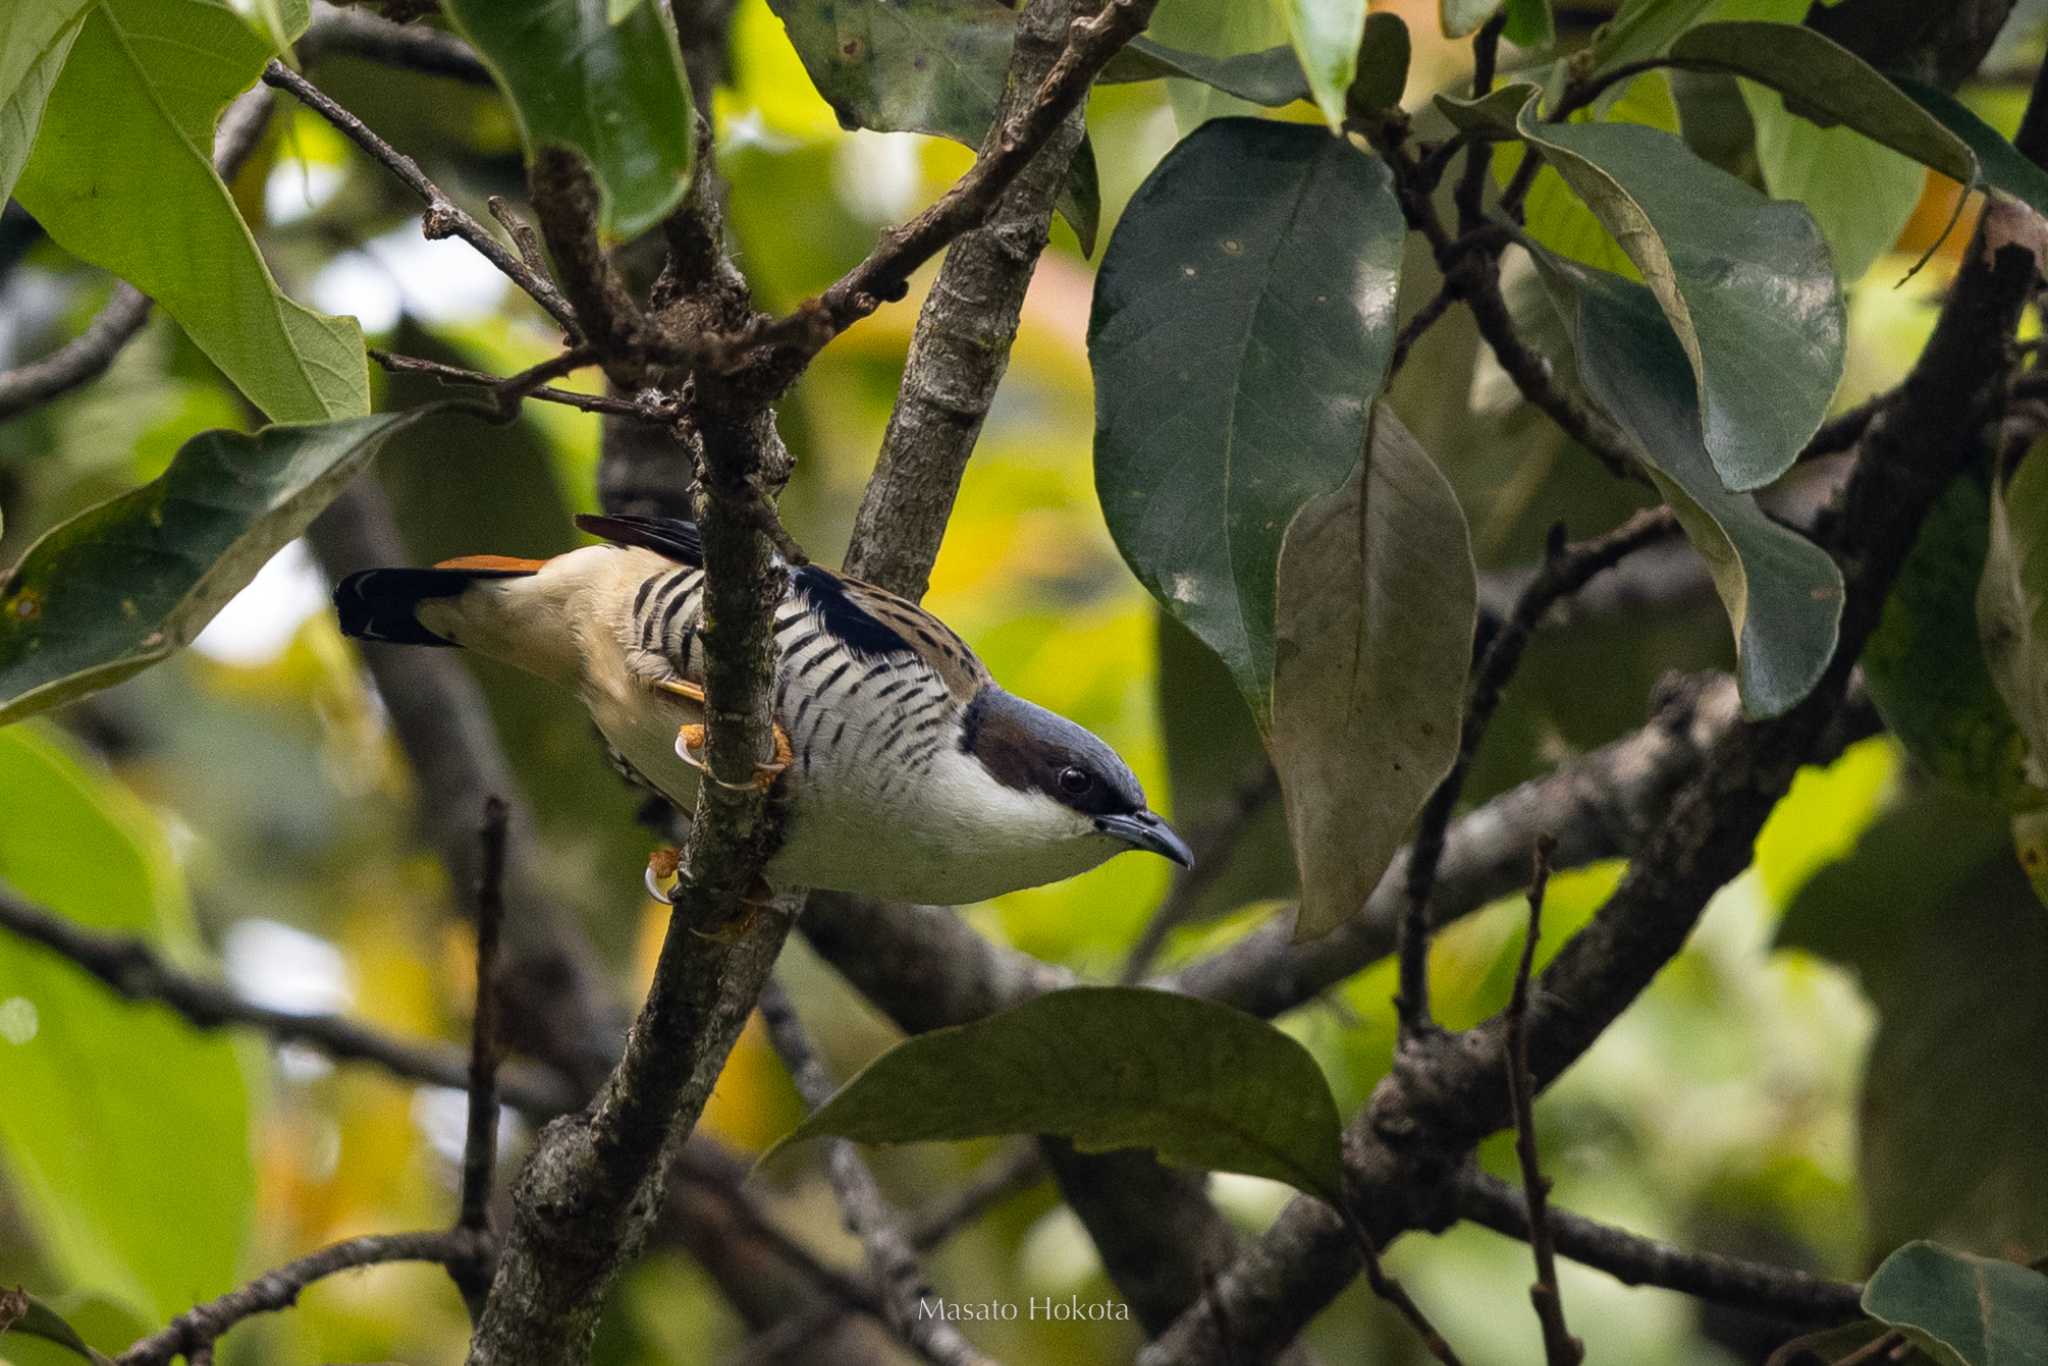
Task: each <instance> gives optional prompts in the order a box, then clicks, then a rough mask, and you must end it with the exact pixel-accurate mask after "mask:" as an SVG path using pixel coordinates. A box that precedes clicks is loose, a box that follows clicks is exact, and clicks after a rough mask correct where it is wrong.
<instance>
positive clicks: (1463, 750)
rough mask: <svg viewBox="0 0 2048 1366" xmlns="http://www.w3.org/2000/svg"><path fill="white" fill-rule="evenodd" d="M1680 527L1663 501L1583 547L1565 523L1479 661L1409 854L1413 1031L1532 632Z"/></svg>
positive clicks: (1399, 949) (1408, 1001) (1403, 951)
mask: <svg viewBox="0 0 2048 1366" xmlns="http://www.w3.org/2000/svg"><path fill="white" fill-rule="evenodd" d="M1675 527H1676V519H1675V518H1673V516H1672V514H1671V510H1670V509H1669V508H1664V507H1659V508H1651V509H1649V510H1647V511H1644V512H1639V513H1637V514H1636V515H1635V516H1633V517H1631V518H1629V519H1628V521H1626V522H1623V523H1622V524H1621V525H1620V526H1618V527H1616V528H1615V529H1614V530H1612V531H1610V532H1608V533H1607V534H1605V535H1603V536H1599V537H1596V538H1594V539H1593V540H1590V541H1585V542H1582V543H1580V544H1578V545H1572V546H1567V545H1565V544H1564V537H1563V528H1562V527H1557V528H1554V529H1553V530H1552V532H1551V539H1550V544H1549V548H1548V550H1547V552H1546V554H1545V557H1544V563H1543V567H1542V569H1541V570H1539V571H1538V572H1537V575H1536V577H1535V579H1534V580H1532V581H1531V582H1530V584H1529V586H1528V587H1527V588H1525V589H1523V590H1522V595H1521V597H1520V598H1519V599H1518V600H1517V601H1516V603H1515V610H1514V611H1513V613H1511V614H1510V615H1509V617H1508V619H1507V620H1506V621H1505V622H1503V623H1501V626H1500V629H1499V630H1498V631H1496V632H1495V634H1494V637H1493V640H1492V641H1491V642H1490V643H1489V644H1488V645H1487V647H1486V653H1485V654H1484V655H1483V656H1482V657H1481V659H1480V661H1479V664H1478V667H1476V668H1475V669H1474V670H1473V671H1472V690H1471V694H1470V696H1469V698H1468V699H1467V701H1466V704H1465V719H1464V723H1463V725H1462V727H1461V729H1460V732H1459V736H1458V755H1457V758H1456V759H1454V760H1453V761H1452V763H1451V770H1450V772H1448V773H1446V774H1445V775H1444V777H1443V781H1441V782H1440V783H1438V784H1437V786H1436V790H1435V791H1434V792H1432V793H1431V794H1430V798H1429V801H1428V803H1427V804H1426V805H1424V807H1423V808H1422V816H1421V818H1420V819H1419V821H1418V822H1417V824H1416V828H1415V842H1414V844H1413V845H1412V846H1411V848H1410V851H1409V856H1408V870H1407V874H1408V875H1407V891H1408V906H1407V913H1406V915H1405V916H1404V917H1403V918H1402V920H1401V923H1400V930H1399V934H1398V940H1397V945H1396V949H1395V953H1396V956H1397V958H1398V959H1399V963H1400V992H1399V996H1398V998H1397V999H1398V1001H1399V1005H1400V1014H1401V1027H1402V1031H1403V1033H1404V1034H1409V1035H1412V1034H1414V1033H1416V1032H1418V1031H1421V1030H1424V1029H1426V1028H1427V1027H1428V1024H1429V1018H1430V1012H1429V926H1430V915H1429V902H1430V896H1431V894H1432V892H1433V891H1434V889H1435V885H1436V870H1437V864H1438V863H1439V862H1440V861H1441V859H1442V858H1443V851H1444V834H1445V832H1446V831H1447V830H1448V829H1449V828H1450V823H1451V816H1452V813H1453V812H1455V811H1456V810H1457V806H1458V798H1459V797H1460V796H1462V795H1463V793H1464V790H1465V777H1466V774H1467V773H1468V772H1470V770H1471V767H1472V762H1473V760H1474V759H1475V758H1476V757H1477V756H1478V753H1479V747H1480V744H1481V743H1482V742H1483V741H1484V740H1485V738H1486V728H1487V726H1488V725H1489V724H1491V723H1492V721H1493V714H1494V712H1495V710H1496V709H1498V708H1499V706H1500V698H1501V693H1502V691H1503V690H1504V689H1505V688H1506V687H1507V684H1508V681H1509V680H1510V679H1512V678H1513V677H1514V674H1515V670H1516V668H1517V667H1519V666H1520V664H1521V662H1522V652H1523V650H1524V649H1526V648H1527V646H1528V644H1529V638H1530V636H1531V635H1533V634H1534V633H1535V631H1536V628H1537V626H1538V625H1539V624H1540V623H1541V622H1542V620H1543V618H1544V617H1545V616H1546V615H1547V614H1548V613H1549V612H1550V610H1551V608H1553V607H1554V606H1556V605H1557V603H1558V602H1559V601H1561V600H1562V599H1565V598H1568V597H1570V596H1571V595H1572V594H1573V593H1576V592H1578V591H1579V589H1581V588H1583V587H1584V586H1585V585H1586V583H1587V581H1588V580H1590V579H1592V578H1593V577H1594V576H1595V575H1596V574H1599V573H1601V572H1602V571H1604V570H1607V569H1611V568H1613V567H1614V566H1615V565H1616V564H1618V563H1620V561H1621V560H1622V559H1623V558H1624V557H1625V556H1627V555H1628V554H1630V553H1631V552H1633V551H1635V550H1637V549H1639V548H1641V547H1643V546H1645V545H1648V544H1650V543H1651V542H1653V541H1657V540H1661V539H1662V538H1664V537H1666V536H1668V535H1670V534H1671V533H1672V531H1673V530H1674V528H1675Z"/></svg>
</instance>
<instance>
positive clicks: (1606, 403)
mask: <svg viewBox="0 0 2048 1366" xmlns="http://www.w3.org/2000/svg"><path fill="white" fill-rule="evenodd" d="M1539 263H1540V264H1541V265H1542V267H1543V271H1544V277H1545V282H1546V284H1548V285H1549V286H1550V287H1551V290H1552V295H1553V298H1555V299H1556V300H1557V302H1558V305H1559V307H1560V309H1561V310H1562V311H1563V312H1564V313H1565V316H1566V319H1567V322H1568V324H1569V325H1570V327H1571V330H1572V341H1573V346H1574V349H1575V351H1576V353H1577V356H1578V362H1579V376H1580V379H1581V380H1582V382H1583V383H1584V384H1585V386H1586V391H1587V393H1589V394H1590V395H1591V396H1592V397H1593V399H1594V401H1595V402H1596V403H1598V404H1599V405H1600V406H1601V407H1602V408H1604V409H1606V411H1607V413H1608V415H1609V416H1610V417H1612V418H1613V419H1614V420H1615V421H1616V422H1618V423H1619V424H1620V425H1621V427H1622V429H1623V431H1624V432H1626V433H1627V435H1628V436H1629V438H1630V440H1631V443H1632V444H1633V446H1634V447H1635V450H1636V454H1637V457H1638V458H1639V459H1640V460H1642V462H1643V467H1644V469H1646V470H1647V471H1648V472H1649V474H1650V477H1651V479H1652V480H1653V481H1654V482H1655V483H1656V485H1657V487H1658V489H1659V491H1661V492H1662V493H1663V494H1664V497H1665V499H1666V500H1667V501H1668V502H1669V503H1670V504H1671V507H1672V510H1673V511H1674V512H1676V513H1677V514H1678V520H1679V524H1680V525H1681V526H1682V527H1683V528H1684V530H1685V534H1686V537H1687V539H1688V540H1690V541H1691V542H1692V544H1693V548H1694V549H1696V550H1698V551H1699V552H1700V556H1701V558H1703V559H1704V560H1705V561H1706V562H1707V568H1708V571H1709V572H1710V573H1711V574H1712V576H1713V579H1714V587H1715V590H1716V591H1717V592H1718V593H1719V594H1720V596H1721V603H1722V605H1723V606H1724V607H1725V608H1726V609H1727V612H1728V619H1729V622H1730V624H1731V625H1732V626H1733V627H1734V630H1735V659H1736V680H1737V682H1738V683H1739V685H1740V687H1741V691H1742V704H1743V710H1744V711H1745V712H1747V713H1748V714H1749V715H1751V716H1776V715H1778V714H1779V713H1781V712H1784V711H1786V710H1788V709H1789V708H1791V707H1792V706H1793V705H1795V704H1796V703H1797V702H1799V700H1800V699H1801V698H1803V697H1805V696H1806V694H1807V693H1808V692H1810V691H1811V690H1812V688H1813V685H1814V684H1815V683H1816V682H1818V681H1819V679H1820V676H1821V673H1822V671H1823V670H1824V669H1826V667H1827V664H1828V660H1829V659H1830V658H1832V657H1833V655H1834V652H1835V637H1836V632H1837V629H1838V627H1839V625H1840V621H1841V613H1842V575H1841V571H1840V570H1839V569H1837V568H1836V567H1835V563H1834V561H1833V560H1832V559H1830V558H1829V557H1828V555H1827V553H1826V552H1825V551H1823V550H1822V549H1821V548H1820V547H1819V546H1816V545H1815V544H1813V542H1811V541H1809V540H1807V539H1806V538H1805V537H1803V536H1801V535H1799V534H1798V533H1797V532H1794V531H1791V530H1789V529H1787V528H1785V527H1783V526H1780V525H1779V524H1778V523H1776V522H1774V521H1772V520H1771V519H1770V518H1769V517H1766V516H1765V515H1764V514H1763V512H1762V510H1760V509H1759V508H1758V507H1757V506H1756V502H1755V500H1754V499H1752V498H1750V497H1748V496H1747V495H1743V494H1736V493H1730V492H1729V491H1728V490H1727V489H1725V488H1724V487H1722V484H1721V480H1720V478H1719V477H1718V475H1717V472H1716V470H1715V468H1714V466H1713V464H1712V462H1711V461H1710V460H1709V459H1708V456H1707V451H1706V448H1705V447H1704V446H1703V445H1702V444H1701V441H1700V434H1699V416H1698V408H1697V406H1696V401H1695V398H1694V389H1693V385H1692V382H1691V377H1690V375H1689V374H1688V372H1687V369H1686V364H1685V354H1684V352H1683V351H1681V350H1680V349H1679V345H1678V341H1677V339H1676V338H1675V337H1674V336H1673V335H1672V333H1671V328H1670V327H1669V325H1668V324H1667V323H1666V322H1665V320H1664V318H1663V317H1662V316H1660V314H1659V312H1658V309H1657V304H1656V301H1655V300H1654V299H1653V298H1652V297H1651V296H1650V292H1649V290H1648V289H1646V288H1645V287H1644V286H1642V285H1636V284H1631V283H1629V282H1628V281H1626V280H1623V279H1620V278H1618V277H1616V276H1613V275H1607V274H1604V273H1602V272H1600V271H1595V270H1591V269H1588V268H1586V267H1583V266H1574V265H1572V264H1570V263H1569V262H1565V261H1562V260H1559V259H1558V258H1556V257H1550V256H1547V255H1546V256H1543V257H1539Z"/></svg>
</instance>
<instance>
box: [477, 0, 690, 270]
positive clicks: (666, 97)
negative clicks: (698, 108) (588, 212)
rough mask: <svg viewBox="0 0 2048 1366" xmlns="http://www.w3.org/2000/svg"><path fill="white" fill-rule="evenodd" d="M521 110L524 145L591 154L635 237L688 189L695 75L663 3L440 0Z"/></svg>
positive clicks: (607, 198) (623, 225)
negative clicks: (621, 8)
mask: <svg viewBox="0 0 2048 1366" xmlns="http://www.w3.org/2000/svg"><path fill="white" fill-rule="evenodd" d="M444 7H445V8H446V10H447V12H448V17H449V18H450V19H451V20H452V21H453V22H454V23H455V25H456V26H457V27H458V28H460V29H461V30H462V33H463V35H464V36H465V37H467V38H468V39H469V41H470V43H471V45H473V46H474V47H475V48H476V50H477V53H478V55H480V56H481V57H482V58H483V59H484V61H485V63H486V64H487V65H489V66H490V68H491V74H492V75H493V76H495V77H496V78H497V82H498V84H499V86H501V87H502V88H503V89H504V91H505V93H506V95H507V96H508V97H510V99H511V101H512V107H513V108H514V109H515V110H517V111H518V114H519V122H520V127H521V129H522V130H523V131H524V133H525V135H526V147H527V151H528V153H529V154H532V153H537V152H539V151H540V149H541V148H543V147H568V148H571V149H573V150H575V151H576V152H579V153H581V154H582V156H583V158H584V160H585V161H587V162H589V163H590V169H591V174H592V175H594V176H595V177H596V179H597V184H598V188H599V191H600V194H601V195H602V199H603V206H602V214H603V222H604V226H605V227H607V228H609V229H610V230H611V231H613V232H616V233H617V234H619V235H620V236H621V237H634V236H637V235H638V234H640V233H642V232H644V231H646V230H647V229H648V228H651V227H653V226H654V225H655V224H656V223H658V222H660V221H661V220H662V218H663V217H664V216H665V215H666V214H667V213H668V211H669V210H670V209H672V208H674V207H675V206H676V203H677V202H678V201H679V200H681V199H682V197H683V192H684V191H685V190H686V189H688V188H689V184H690V170H691V166H692V164H693V162H694V160H695V158H696V154H697V137H696V133H695V131H694V126H695V120H696V112H695V107H694V106H693V105H692V104H691V103H690V80H689V77H688V76H687V75H686V74H684V71H683V55H682V52H681V50H680V49H679V48H678V47H677V46H676V34H675V27H674V25H672V24H671V23H670V22H669V21H668V18H667V16H666V15H665V14H663V13H662V10H661V7H660V6H659V5H638V6H632V7H626V10H625V12H624V13H617V12H616V10H615V7H613V6H610V5H608V4H607V3H606V0H444Z"/></svg>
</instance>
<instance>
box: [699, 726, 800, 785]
mask: <svg viewBox="0 0 2048 1366" xmlns="http://www.w3.org/2000/svg"><path fill="white" fill-rule="evenodd" d="M676 757H677V758H678V759H681V760H682V761H683V762H684V763H686V764H688V765H689V766H690V767H691V768H694V769H696V770H697V771H698V772H699V773H702V774H703V775H704V776H705V778H706V779H707V780H709V781H711V782H714V783H717V784H718V785H719V786H720V787H722V788H725V789H726V790H727V791H729V792H766V791H767V790H768V789H769V788H771V787H773V786H774V785H775V780H776V779H777V778H779V777H781V776H782V774H783V773H784V772H785V771H786V770H787V769H788V768H789V766H790V763H791V762H792V761H793V760H794V759H795V758H796V751H795V750H794V749H792V748H791V747H790V743H789V732H787V731H785V730H784V729H783V728H782V726H781V724H780V723H779V722H778V723H776V725H775V757H774V759H772V760H771V761H769V762H767V763H761V764H755V765H754V776H753V779H752V780H751V781H749V782H745V783H728V782H726V781H725V780H724V779H722V778H720V777H719V776H718V775H717V774H715V773H713V772H712V771H711V769H710V768H709V767H708V766H707V765H706V764H705V762H704V727H703V726H702V725H700V724H697V723H696V722H692V723H690V724H689V725H686V726H684V727H682V729H680V730H678V731H677V732H676Z"/></svg>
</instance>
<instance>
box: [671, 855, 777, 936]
mask: <svg viewBox="0 0 2048 1366" xmlns="http://www.w3.org/2000/svg"><path fill="white" fill-rule="evenodd" d="M774 906H775V889H774V888H772V887H770V886H769V885H768V882H767V880H766V879H765V878H763V877H761V876H760V875H759V874H758V873H757V874H755V876H754V885H753V886H751V887H749V888H747V890H746V891H745V892H744V893H742V894H741V896H740V909H739V912H738V914H736V915H734V916H732V917H730V918H729V919H726V920H722V921H720V922H719V923H718V924H716V925H713V926H711V927H710V928H708V929H702V930H700V929H698V928H697V927H696V926H694V925H692V926H691V927H690V933H691V934H694V935H696V936H697V937H698V938H699V939H708V940H710V941H711V942H712V943H714V944H724V945H726V946H727V947H731V946H732V945H733V944H736V943H738V942H739V941H740V938H741V936H743V935H744V934H746V932H747V931H748V930H751V929H752V928H754V922H755V921H757V920H759V919H760V918H761V913H762V912H763V911H767V910H772V909H773V908H774Z"/></svg>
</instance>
